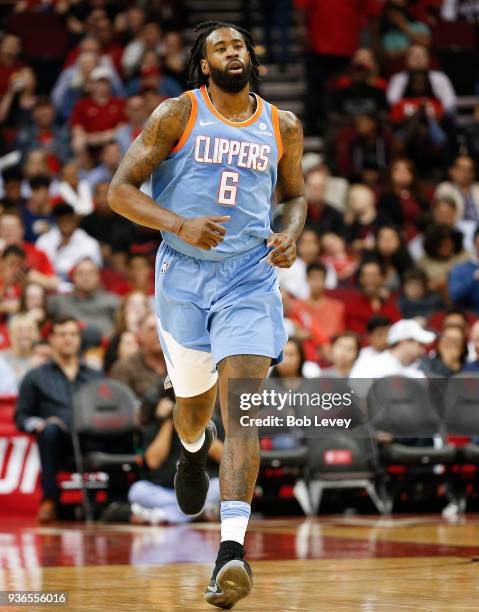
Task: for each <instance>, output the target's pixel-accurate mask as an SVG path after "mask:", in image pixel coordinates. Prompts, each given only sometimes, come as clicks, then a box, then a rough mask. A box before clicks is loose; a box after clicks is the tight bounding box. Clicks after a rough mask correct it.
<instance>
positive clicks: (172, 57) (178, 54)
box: [161, 31, 188, 89]
mask: <svg viewBox="0 0 479 612" xmlns="http://www.w3.org/2000/svg"><path fill="white" fill-rule="evenodd" d="M187 64H188V53H187V52H186V50H185V48H184V46H183V40H182V38H181V34H180V33H179V32H174V31H172V32H166V33H165V35H164V37H163V45H162V48H161V66H162V70H163V74H164V75H165V76H167V77H171V78H172V79H174V80H175V81H176V82H177V83H178V84H179V85H180V86H181V87H182V88H183V89H187V85H188V70H187Z"/></svg>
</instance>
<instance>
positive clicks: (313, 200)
mask: <svg viewBox="0 0 479 612" xmlns="http://www.w3.org/2000/svg"><path fill="white" fill-rule="evenodd" d="M327 178H328V170H327V168H326V166H318V167H316V168H313V169H312V170H310V171H309V172H308V173H307V174H306V177H305V185H304V187H305V196H306V199H307V201H308V216H307V219H306V226H307V227H310V228H311V229H313V230H314V231H315V232H316V233H317V234H318V235H319V236H320V235H321V234H324V233H327V232H334V233H335V234H340V235H343V234H344V221H343V216H342V214H341V213H340V212H339V211H338V210H337V209H336V208H334V207H333V206H331V205H329V204H328V203H327V202H326V201H325V193H326V181H327Z"/></svg>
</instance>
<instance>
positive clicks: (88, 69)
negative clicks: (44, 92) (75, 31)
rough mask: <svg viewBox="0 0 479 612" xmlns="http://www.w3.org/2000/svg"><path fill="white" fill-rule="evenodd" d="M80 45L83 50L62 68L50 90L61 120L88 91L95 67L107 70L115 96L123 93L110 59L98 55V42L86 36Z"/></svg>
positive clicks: (121, 84) (65, 117)
mask: <svg viewBox="0 0 479 612" xmlns="http://www.w3.org/2000/svg"><path fill="white" fill-rule="evenodd" d="M80 45H81V47H82V49H83V50H82V51H81V53H80V54H79V55H78V57H77V59H76V61H75V63H74V64H72V65H71V66H67V67H66V68H64V69H63V70H62V72H61V73H60V74H59V76H58V79H57V81H56V83H55V86H54V87H53V90H52V96H51V97H52V101H53V103H54V105H55V108H56V110H57V112H58V114H59V117H60V118H61V119H62V120H66V119H68V117H69V116H70V114H71V112H72V110H73V107H74V106H75V104H76V103H77V102H78V100H80V99H81V98H82V97H83V96H85V95H86V94H87V93H88V91H87V88H88V83H89V80H90V75H91V73H92V71H93V70H94V69H95V68H104V69H105V70H107V71H108V72H109V74H110V79H111V89H112V93H113V95H114V96H115V97H118V98H122V97H123V96H124V94H125V88H124V86H123V82H122V81H121V79H120V77H119V76H118V73H117V71H116V68H115V67H114V66H113V64H112V62H111V59H110V58H109V57H108V56H107V55H102V56H100V55H99V50H100V47H99V45H98V42H97V41H96V40H95V39H94V38H91V37H88V36H87V37H85V38H84V39H83V40H82V42H81V43H80Z"/></svg>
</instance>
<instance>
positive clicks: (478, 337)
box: [462, 321, 479, 372]
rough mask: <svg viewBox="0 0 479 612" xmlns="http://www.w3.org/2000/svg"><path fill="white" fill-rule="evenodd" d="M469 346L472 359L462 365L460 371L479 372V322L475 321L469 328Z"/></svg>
mask: <svg viewBox="0 0 479 612" xmlns="http://www.w3.org/2000/svg"><path fill="white" fill-rule="evenodd" d="M469 344H470V345H472V349H473V351H472V352H473V355H474V357H473V358H472V360H471V361H469V362H466V363H465V364H464V366H463V368H462V370H463V372H479V321H476V322H475V323H474V324H473V325H472V327H471V331H470V332H469Z"/></svg>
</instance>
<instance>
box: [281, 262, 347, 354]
mask: <svg viewBox="0 0 479 612" xmlns="http://www.w3.org/2000/svg"><path fill="white" fill-rule="evenodd" d="M306 278H307V281H308V285H309V298H307V299H304V300H297V301H296V302H295V303H293V305H292V307H291V309H290V312H289V316H290V318H292V319H295V320H296V321H298V323H299V324H300V326H301V328H302V330H303V332H305V333H306V334H305V336H303V339H304V341H303V347H304V352H305V356H306V359H307V360H308V361H316V362H317V361H320V359H321V357H322V356H323V349H325V348H326V347H328V345H329V344H330V342H331V340H332V338H333V337H334V336H336V335H338V334H340V333H341V332H343V331H344V304H343V303H342V302H341V301H340V300H335V299H333V298H330V297H327V296H326V295H325V294H324V291H325V289H326V266H325V265H324V264H323V263H319V262H317V263H311V264H309V265H308V267H307V269H306Z"/></svg>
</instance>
